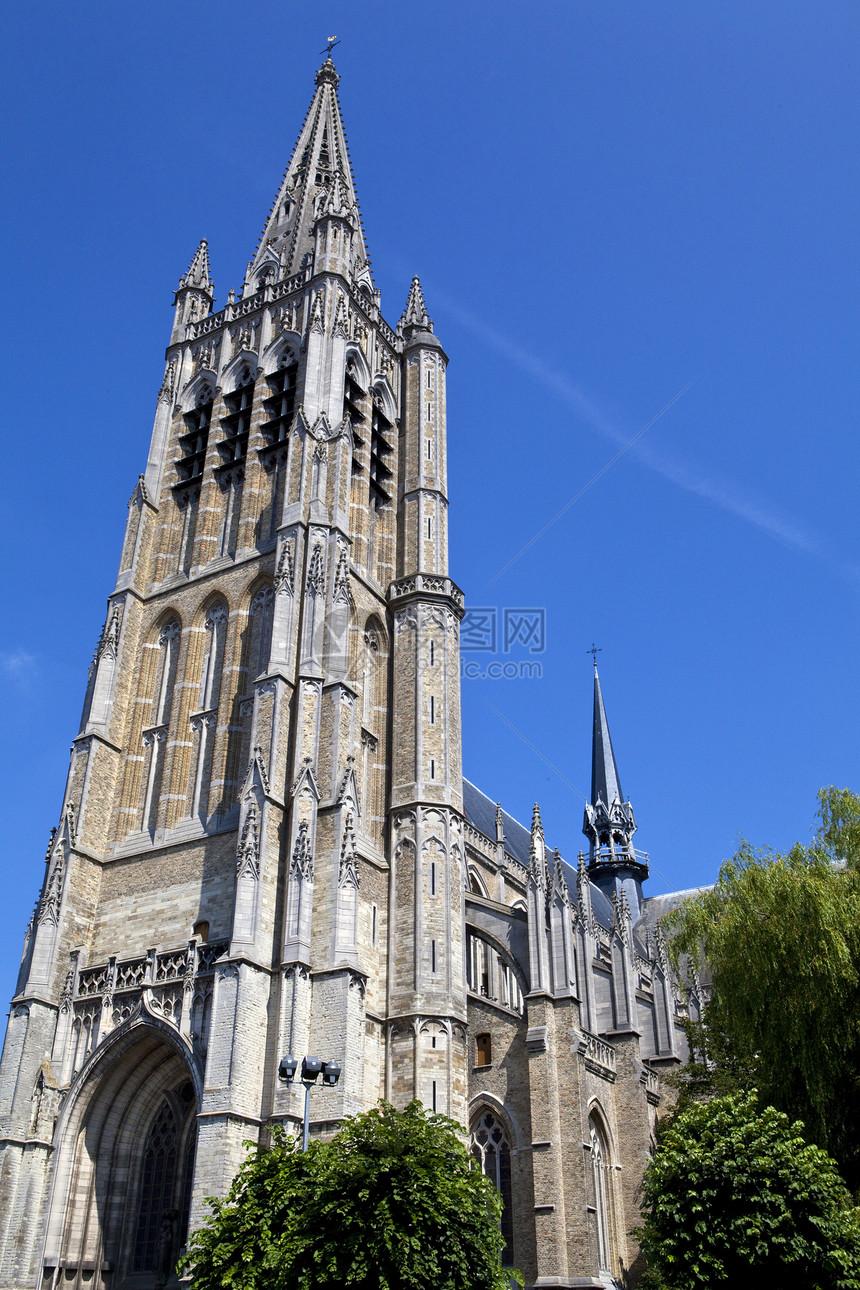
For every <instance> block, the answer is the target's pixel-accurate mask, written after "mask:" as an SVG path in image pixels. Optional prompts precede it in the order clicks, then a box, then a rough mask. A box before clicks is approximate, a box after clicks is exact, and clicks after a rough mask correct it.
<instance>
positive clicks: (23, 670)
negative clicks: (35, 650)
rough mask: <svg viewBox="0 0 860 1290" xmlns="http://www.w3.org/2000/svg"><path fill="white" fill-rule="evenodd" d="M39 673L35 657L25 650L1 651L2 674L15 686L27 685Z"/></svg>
mask: <svg viewBox="0 0 860 1290" xmlns="http://www.w3.org/2000/svg"><path fill="white" fill-rule="evenodd" d="M38 671H39V668H38V664H37V663H36V658H35V655H33V654H28V653H27V651H26V650H25V649H16V650H0V673H2V675H3V676H5V677H6V679H7V680H9V681H11V682H12V684H13V685H26V683H27V682H28V681H32V680H33V679H34V678H35V677H36V676H37V674H38Z"/></svg>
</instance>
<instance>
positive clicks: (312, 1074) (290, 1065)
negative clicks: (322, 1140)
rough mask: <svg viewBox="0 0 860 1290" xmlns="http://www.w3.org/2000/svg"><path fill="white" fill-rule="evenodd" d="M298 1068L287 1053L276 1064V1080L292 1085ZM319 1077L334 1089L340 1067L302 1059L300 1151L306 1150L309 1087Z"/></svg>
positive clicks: (310, 1059)
mask: <svg viewBox="0 0 860 1290" xmlns="http://www.w3.org/2000/svg"><path fill="white" fill-rule="evenodd" d="M298 1068H299V1063H298V1059H297V1058H296V1057H293V1055H292V1053H288V1054H287V1056H286V1057H282V1058H281V1060H280V1062H279V1063H278V1079H279V1080H281V1081H282V1082H283V1083H284V1084H292V1082H293V1080H294V1079H295V1078H296V1071H297V1070H298ZM320 1075H322V1080H323V1084H328V1085H329V1087H330V1088H331V1087H334V1085H335V1084H336V1083H337V1082H338V1080H339V1079H340V1065H339V1064H338V1063H337V1062H323V1061H320V1059H319V1057H303V1058H302V1074H301V1081H302V1083H303V1084H304V1086H305V1118H304V1123H303V1125H302V1151H307V1149H308V1118H309V1115H310V1106H311V1086H312V1085H314V1084H315V1083H316V1081H317V1078H318V1077H319V1076H320Z"/></svg>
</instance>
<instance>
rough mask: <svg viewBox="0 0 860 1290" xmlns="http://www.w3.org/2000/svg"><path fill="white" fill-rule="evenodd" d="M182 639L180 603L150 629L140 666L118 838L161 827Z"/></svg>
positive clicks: (164, 613) (151, 831)
mask: <svg viewBox="0 0 860 1290" xmlns="http://www.w3.org/2000/svg"><path fill="white" fill-rule="evenodd" d="M181 644H182V623H181V621H180V618H179V615H178V614H177V612H176V610H175V609H172V608H170V609H167V610H165V611H164V612H163V613H161V614H160V615H159V617H158V618H157V620H156V621H155V623H154V624H153V625H152V626H151V627H150V629H149V631H148V632H147V633H146V634H145V637H144V644H143V648H142V651H141V657H140V660H139V664H138V668H137V673H136V685H137V693H136V694H135V696H134V698H135V702H134V703H132V704H131V722H130V729H129V732H128V743H127V748H128V755H127V757H126V764H125V771H124V775H123V790H122V798H121V802H120V811H119V820H118V826H117V837H118V839H119V840H121V839H122V838H125V837H126V836H127V835H128V834H129V833H134V832H137V831H139V830H144V829H148V830H149V832H150V833H151V834H154V832H155V829H156V827H157V823H158V811H159V802H160V799H161V793H162V783H163V779H164V769H165V761H166V752H167V737H168V732H169V729H170V724H171V720H172V718H173V715H174V706H175V705H174V693H175V689H176V680H177V676H178V673H179V661H180V660H179V655H180V649H181Z"/></svg>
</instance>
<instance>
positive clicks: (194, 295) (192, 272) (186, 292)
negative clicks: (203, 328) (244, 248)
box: [170, 237, 215, 344]
mask: <svg viewBox="0 0 860 1290" xmlns="http://www.w3.org/2000/svg"><path fill="white" fill-rule="evenodd" d="M173 303H174V305H175V306H176V314H175V316H174V319H173V335H172V336H171V338H170V343H171V344H175V342H176V341H178V340H182V339H183V330H182V329H183V327H184V326H185V324H186V323H190V322H197V321H199V319H201V318H205V317H206V316H207V315H208V314H211V312H212V305H213V304H214V303H215V286H214V284H213V282H212V274H211V273H210V272H209V244H208V243H207V241H206V238H205V237H204V238H203V240H202V241H201V243H200V245H199V246H198V248H197V250H196V251H195V252H194V258H193V260H192V261H191V263H190V264H189V266H188V272H187V273H186V274H184V276H183V277H181V278H180V279H179V286H178V287H177V288H176V296H175V298H174V301H173Z"/></svg>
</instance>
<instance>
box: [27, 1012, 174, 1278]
mask: <svg viewBox="0 0 860 1290" xmlns="http://www.w3.org/2000/svg"><path fill="white" fill-rule="evenodd" d="M198 1085H199V1077H198V1075H197V1072H196V1071H195V1069H194V1068H193V1065H192V1063H191V1061H190V1060H189V1057H188V1056H187V1055H186V1054H185V1053H184V1052H183V1044H182V1041H181V1039H180V1038H179V1036H178V1035H174V1034H172V1033H168V1031H167V1027H165V1026H161V1025H158V1024H154V1023H150V1022H148V1021H144V1020H142V1019H137V1020H136V1021H135V1022H132V1023H131V1024H130V1025H128V1026H127V1027H122V1029H121V1030H120V1031H118V1032H116V1035H115V1036H112V1037H111V1038H110V1039H109V1040H108V1041H107V1042H106V1045H105V1048H104V1050H102V1051H100V1052H97V1054H96V1055H95V1056H94V1058H93V1059H91V1061H90V1062H89V1063H88V1064H87V1066H86V1067H84V1069H83V1071H82V1072H81V1073H80V1075H79V1076H78V1078H77V1080H75V1081H74V1082H73V1085H72V1089H71V1091H70V1095H69V1099H68V1102H67V1107H66V1109H65V1110H64V1113H63V1115H62V1116H61V1118H60V1123H59V1124H58V1128H57V1141H58V1151H57V1161H56V1166H55V1171H54V1178H53V1183H52V1194H51V1200H50V1211H49V1220H48V1229H47V1237H46V1243H45V1251H44V1257H43V1285H45V1286H49V1285H50V1286H54V1287H57V1290H59V1288H60V1287H62V1290H162V1287H165V1286H170V1285H172V1284H177V1278H176V1274H175V1266H176V1260H177V1258H178V1256H179V1252H180V1250H181V1248H182V1246H183V1245H184V1243H185V1240H186V1237H187V1233H188V1217H189V1211H190V1204H191V1186H192V1180H193V1174H194V1152H195V1146H196V1138H197V1109H198V1102H199V1087H198Z"/></svg>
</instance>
